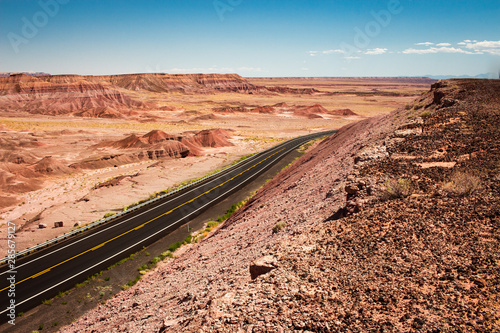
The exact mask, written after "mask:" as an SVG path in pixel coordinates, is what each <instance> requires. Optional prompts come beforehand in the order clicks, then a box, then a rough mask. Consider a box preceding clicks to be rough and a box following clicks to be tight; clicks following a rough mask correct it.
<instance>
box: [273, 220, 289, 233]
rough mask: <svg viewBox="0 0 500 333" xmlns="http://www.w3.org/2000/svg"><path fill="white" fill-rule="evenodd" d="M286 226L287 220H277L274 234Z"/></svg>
mask: <svg viewBox="0 0 500 333" xmlns="http://www.w3.org/2000/svg"><path fill="white" fill-rule="evenodd" d="M285 227H286V222H276V224H275V225H274V227H273V234H276V233H278V232H279V231H280V230H281V229H283V228H285Z"/></svg>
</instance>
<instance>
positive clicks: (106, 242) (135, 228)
mask: <svg viewBox="0 0 500 333" xmlns="http://www.w3.org/2000/svg"><path fill="white" fill-rule="evenodd" d="M283 150H285V148H283V149H281V150H278V151H277V152H275V153H274V154H272V155H269V156H268V157H266V158H265V159H263V160H262V161H260V162H258V163H257V164H254V165H252V166H251V167H250V168H248V169H246V170H244V171H242V172H240V173H239V174H237V175H236V176H233V177H232V178H230V179H228V180H226V181H225V182H223V183H220V184H219V185H217V186H215V187H213V188H211V189H210V190H208V191H206V192H204V193H202V194H200V195H198V196H197V197H195V198H193V199H191V200H189V201H186V202H184V203H183V204H180V205H179V206H177V207H175V208H173V209H171V210H169V211H168V212H166V213H163V214H161V215H158V216H157V217H155V218H152V219H151V220H149V221H147V222H145V223H143V224H141V225H139V226H137V227H134V228H132V229H130V230H128V231H126V232H124V233H122V234H121V235H118V236H115V237H113V238H111V239H108V240H107V241H105V242H103V243H101V244H99V245H97V246H94V247H93V248H91V249H89V250H86V251H84V252H82V253H80V254H77V255H75V256H73V257H71V258H69V259H66V260H64V261H61V262H60V263H58V264H55V265H54V266H51V267H49V268H47V269H45V270H43V271H41V272H39V273H36V274H35V275H32V276H30V277H27V278H26V279H23V280H21V281H18V282H16V283H15V284H16V285H18V284H20V283H22V282H25V281H27V280H30V279H34V278H37V277H39V276H41V275H43V274H45V273H48V272H50V271H51V270H52V269H54V268H56V267H58V266H61V265H63V264H65V263H67V262H68V261H71V260H73V259H75V258H78V257H80V256H82V255H84V254H85V253H88V252H91V251H95V250H97V249H99V248H101V247H103V246H104V245H106V244H108V243H110V242H112V241H114V240H115V239H118V238H120V237H122V236H125V235H126V234H128V233H130V232H132V231H134V230H139V229H140V228H142V227H144V226H145V225H147V224H149V223H151V222H153V221H155V220H157V219H159V218H160V217H163V216H166V215H169V214H171V213H172V212H173V211H175V210H177V209H179V208H181V207H182V206H185V205H187V204H189V203H191V202H193V201H195V200H196V199H198V198H200V197H202V196H204V195H206V194H208V193H210V192H212V191H213V190H215V189H216V188H218V187H221V186H223V185H225V184H227V183H229V182H230V181H232V180H234V179H235V178H237V177H239V176H241V175H242V174H244V173H245V172H248V171H250V170H251V169H253V168H255V167H256V166H257V165H259V164H261V163H262V162H264V161H265V160H267V159H269V158H271V157H273V156H274V155H276V154H278V153H279V152H281V151H283ZM7 289H9V287H6V288H3V289H1V290H0V292H2V291H4V290H7Z"/></svg>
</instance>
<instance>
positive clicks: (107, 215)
mask: <svg viewBox="0 0 500 333" xmlns="http://www.w3.org/2000/svg"><path fill="white" fill-rule="evenodd" d="M115 214H116V213H111V212H110V213H106V214H104V218H107V217H110V216H113V215H115Z"/></svg>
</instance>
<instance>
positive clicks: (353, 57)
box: [345, 56, 361, 60]
mask: <svg viewBox="0 0 500 333" xmlns="http://www.w3.org/2000/svg"><path fill="white" fill-rule="evenodd" d="M345 59H349V60H352V59H361V57H357V56H350V57H345Z"/></svg>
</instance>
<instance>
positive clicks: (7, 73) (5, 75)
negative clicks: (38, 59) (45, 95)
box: [0, 72, 50, 77]
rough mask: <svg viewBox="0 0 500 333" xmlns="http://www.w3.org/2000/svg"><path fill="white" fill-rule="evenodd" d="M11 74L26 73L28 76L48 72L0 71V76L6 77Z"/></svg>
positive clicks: (46, 74) (44, 74)
mask: <svg viewBox="0 0 500 333" xmlns="http://www.w3.org/2000/svg"><path fill="white" fill-rule="evenodd" d="M11 74H26V75H29V76H50V74H49V73H44V72H2V73H0V77H8V76H10V75H11Z"/></svg>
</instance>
